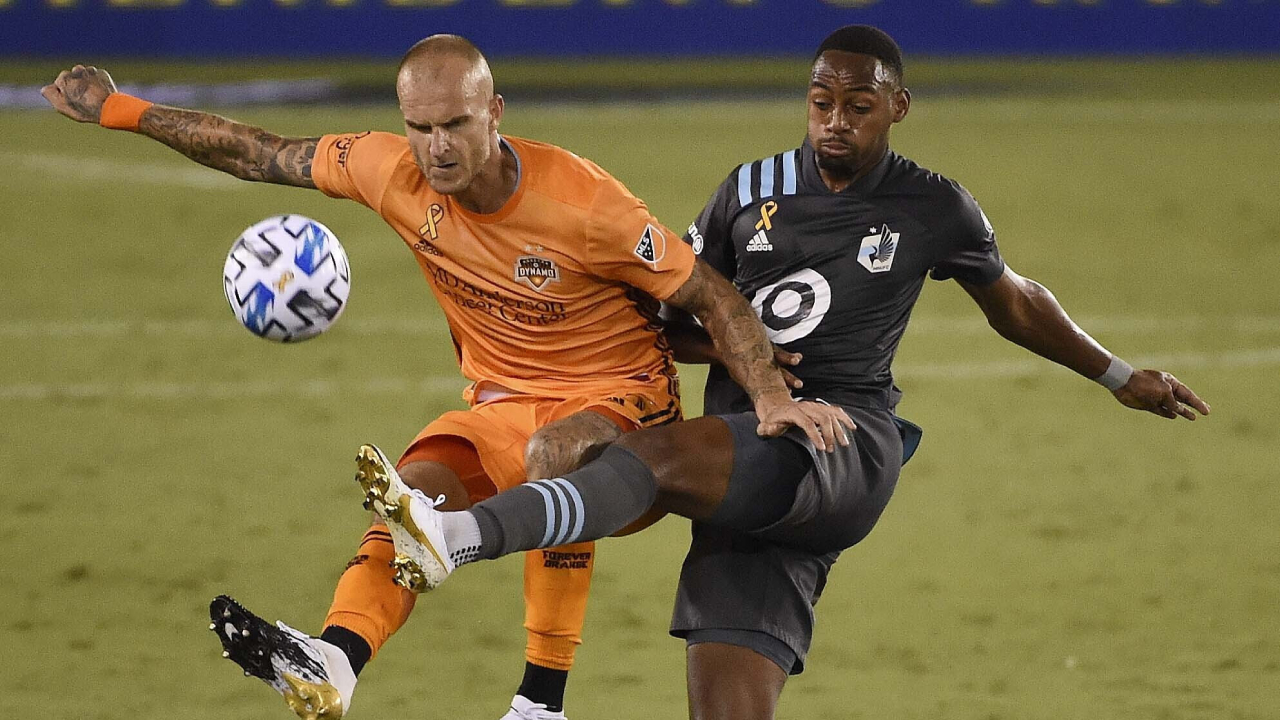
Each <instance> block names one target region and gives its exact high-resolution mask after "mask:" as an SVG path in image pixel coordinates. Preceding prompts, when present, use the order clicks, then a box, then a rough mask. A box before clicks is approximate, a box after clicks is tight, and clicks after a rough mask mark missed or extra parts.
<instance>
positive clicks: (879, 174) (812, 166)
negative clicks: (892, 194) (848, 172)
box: [800, 138, 894, 195]
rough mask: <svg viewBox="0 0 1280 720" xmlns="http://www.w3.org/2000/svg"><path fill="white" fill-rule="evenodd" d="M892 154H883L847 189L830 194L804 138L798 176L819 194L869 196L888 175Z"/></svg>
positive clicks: (810, 147)
mask: <svg viewBox="0 0 1280 720" xmlns="http://www.w3.org/2000/svg"><path fill="white" fill-rule="evenodd" d="M893 158H894V153H893V151H892V150H889V151H887V152H885V154H884V157H883V158H881V159H880V162H878V163H876V166H875V167H873V168H871V172H869V173H867V174H866V175H863V176H862V177H860V178H858V180H857V181H856V182H852V183H850V184H849V186H848V187H846V188H845V189H843V190H841V191H840V192H838V193H832V192H831V190H830V189H829V188H828V187H827V184H826V183H824V182H822V176H821V175H819V174H818V158H817V154H816V153H815V152H814V150H813V145H811V144H810V143H809V139H808V138H805V140H804V144H802V145H801V146H800V174H801V176H802V177H803V178H804V183H805V184H806V185H807V186H809V188H811V189H812V190H813V191H815V192H819V193H829V194H832V195H870V194H871V192H872V191H873V190H875V189H876V187H877V186H879V185H880V183H881V181H883V180H884V176H885V175H887V174H888V173H889V166H890V165H891V164H893Z"/></svg>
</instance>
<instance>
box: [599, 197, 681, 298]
mask: <svg viewBox="0 0 1280 720" xmlns="http://www.w3.org/2000/svg"><path fill="white" fill-rule="evenodd" d="M586 235H587V247H588V251H589V253H588V258H589V259H588V262H587V265H588V267H589V268H590V272H591V273H592V274H594V275H596V276H597V277H601V278H605V279H607V280H616V281H618V282H623V283H626V284H628V285H631V286H632V287H636V288H639V289H640V290H643V291H644V292H646V293H648V294H650V295H652V296H653V297H655V298H657V299H659V300H665V299H666V298H668V297H670V296H671V295H672V294H673V293H674V292H675V291H676V290H678V289H679V288H680V286H681V285H684V283H685V281H686V280H688V279H689V276H690V275H691V274H692V273H693V265H694V263H695V262H696V261H697V257H696V256H695V255H694V254H693V250H692V249H691V248H690V247H689V246H688V245H686V244H684V243H682V242H680V240H679V236H678V235H676V234H675V233H674V232H672V231H671V230H669V229H668V228H666V227H663V225H662V223H660V222H658V221H657V220H656V219H655V218H654V217H653V215H652V214H651V213H650V212H649V208H648V207H646V206H645V204H644V203H643V202H641V201H640V200H639V199H638V198H636V196H634V195H632V194H631V193H630V192H629V191H628V190H627V189H626V188H625V187H623V186H622V183H620V182H618V181H617V180H615V179H613V178H611V177H608V178H605V179H604V180H603V181H601V183H600V185H599V187H598V189H597V191H596V195H595V198H594V199H593V200H592V203H591V208H590V210H589V215H588V218H587V227H586Z"/></svg>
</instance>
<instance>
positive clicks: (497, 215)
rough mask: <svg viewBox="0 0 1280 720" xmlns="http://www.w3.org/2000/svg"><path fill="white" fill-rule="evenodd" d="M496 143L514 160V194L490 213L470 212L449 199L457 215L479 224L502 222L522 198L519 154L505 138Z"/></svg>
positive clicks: (521, 166)
mask: <svg viewBox="0 0 1280 720" xmlns="http://www.w3.org/2000/svg"><path fill="white" fill-rule="evenodd" d="M498 142H499V143H500V144H501V147H502V149H504V150H507V151H509V152H510V153H511V156H512V157H514V158H515V159H516V189H515V192H513V193H511V197H509V198H507V201H506V202H505V203H503V205H502V207H500V208H498V209H497V210H495V211H493V212H491V213H474V212H471V211H470V210H468V209H466V208H464V207H462V204H461V203H457V202H453V201H452V198H451V199H450V205H451V207H453V208H455V209H456V210H457V211H458V213H459V214H461V215H463V216H465V217H468V218H471V219H472V220H474V221H476V222H479V223H496V222H500V221H502V220H503V219H505V218H506V217H507V216H508V215H510V214H511V213H512V212H514V211H515V209H516V207H517V206H518V205H519V204H520V200H521V198H523V197H524V186H525V182H524V161H523V160H522V159H521V158H520V153H518V152H516V148H515V146H514V145H512V144H511V143H510V142H507V139H506V138H505V137H503V136H501V135H499V136H498Z"/></svg>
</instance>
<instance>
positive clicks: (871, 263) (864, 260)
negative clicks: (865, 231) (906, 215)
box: [858, 225, 899, 273]
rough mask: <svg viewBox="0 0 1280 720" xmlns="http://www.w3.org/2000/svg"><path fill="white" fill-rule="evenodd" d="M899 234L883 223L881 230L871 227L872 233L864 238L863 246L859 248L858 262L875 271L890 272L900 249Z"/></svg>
mask: <svg viewBox="0 0 1280 720" xmlns="http://www.w3.org/2000/svg"><path fill="white" fill-rule="evenodd" d="M898 235H899V233H896V232H893V231H892V230H890V229H889V226H888V225H881V226H880V229H879V230H877V229H875V228H871V234H870V235H868V236H866V237H864V238H862V247H860V248H858V263H859V264H861V265H862V267H864V268H866V269H868V270H870V271H871V272H873V273H882V272H889V269H890V268H892V267H893V255H894V252H895V251H896V250H897V249H898Z"/></svg>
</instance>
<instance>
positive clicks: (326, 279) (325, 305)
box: [222, 215, 351, 342]
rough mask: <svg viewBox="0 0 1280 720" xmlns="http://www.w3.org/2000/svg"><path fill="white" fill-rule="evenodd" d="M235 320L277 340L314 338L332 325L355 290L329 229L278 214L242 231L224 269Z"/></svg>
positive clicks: (226, 288)
mask: <svg viewBox="0 0 1280 720" xmlns="http://www.w3.org/2000/svg"><path fill="white" fill-rule="evenodd" d="M222 287H223V289H224V290H225V291H226V293H227V302H228V303H230V304H231V311H232V312H234V313H235V314H236V319H237V320H239V321H240V324H242V325H244V326H245V327H246V328H248V329H249V331H250V332H252V333H253V334H254V335H257V336H258V337H262V338H266V339H268V340H275V341H277V342H299V341H301V340H307V339H310V338H313V337H315V336H317V335H319V334H320V333H322V332H324V331H325V330H327V329H328V328H329V326H331V325H333V323H334V321H336V320H337V319H338V316H339V315H341V314H342V310H343V308H345V307H346V306H347V295H348V294H350V292H351V265H350V263H348V262H347V253H346V251H345V250H343V249H342V245H341V244H340V243H339V242H338V238H337V236H335V235H334V234H333V233H332V232H331V231H330V230H329V228H327V227H325V226H324V225H321V224H320V223H318V222H316V221H315V220H312V219H311V218H308V217H303V216H301V215H277V216H275V217H269V218H267V219H266V220H263V221H262V222H260V223H257V224H256V225H253V226H251V227H250V228H249V229H247V230H245V231H244V232H243V233H241V234H240V237H239V238H237V239H236V242H235V244H234V245H232V246H231V252H230V253H228V254H227V262H226V264H225V265H224V266H223V268H222Z"/></svg>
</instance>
